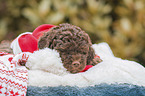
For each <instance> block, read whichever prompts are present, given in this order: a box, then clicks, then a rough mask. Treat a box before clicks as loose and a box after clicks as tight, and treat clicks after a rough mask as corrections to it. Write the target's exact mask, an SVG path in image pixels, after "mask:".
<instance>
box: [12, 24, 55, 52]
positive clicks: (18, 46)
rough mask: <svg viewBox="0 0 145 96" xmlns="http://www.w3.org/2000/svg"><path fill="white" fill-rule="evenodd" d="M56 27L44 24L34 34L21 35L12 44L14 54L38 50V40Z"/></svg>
mask: <svg viewBox="0 0 145 96" xmlns="http://www.w3.org/2000/svg"><path fill="white" fill-rule="evenodd" d="M54 26H55V25H50V24H43V25H40V26H38V27H37V28H36V29H35V30H34V31H33V33H31V32H25V33H22V34H20V35H19V36H18V37H17V38H16V39H15V40H13V42H12V43H11V48H12V49H13V53H14V54H18V53H21V52H31V53H33V52H34V51H36V50H38V39H39V37H41V36H42V35H43V33H44V32H48V31H49V30H50V28H52V27H54Z"/></svg>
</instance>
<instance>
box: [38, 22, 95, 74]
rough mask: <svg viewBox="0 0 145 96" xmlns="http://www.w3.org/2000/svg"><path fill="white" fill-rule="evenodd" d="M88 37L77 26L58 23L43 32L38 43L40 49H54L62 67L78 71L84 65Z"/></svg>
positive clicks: (87, 48) (73, 71)
mask: <svg viewBox="0 0 145 96" xmlns="http://www.w3.org/2000/svg"><path fill="white" fill-rule="evenodd" d="M91 45H92V43H91V40H90V37H89V36H88V34H87V33H85V32H84V31H82V30H81V29H80V28H79V27H77V26H74V25H71V24H60V25H59V26H56V27H53V28H52V29H51V30H50V31H49V32H47V33H46V34H44V35H43V36H42V37H41V38H40V40H39V43H38V46H39V48H40V49H43V48H45V47H48V48H51V49H56V50H57V51H58V52H59V54H60V57H61V59H62V62H63V64H64V67H65V68H66V69H67V70H68V71H69V72H71V73H78V72H80V71H82V70H83V69H84V68H85V67H86V63H87V56H88V52H89V48H90V46H91Z"/></svg>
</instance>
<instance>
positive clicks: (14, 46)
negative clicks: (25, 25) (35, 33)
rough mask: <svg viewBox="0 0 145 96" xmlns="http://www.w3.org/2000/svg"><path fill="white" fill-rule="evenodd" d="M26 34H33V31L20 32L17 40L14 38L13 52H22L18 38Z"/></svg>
mask: <svg viewBox="0 0 145 96" xmlns="http://www.w3.org/2000/svg"><path fill="white" fill-rule="evenodd" d="M25 34H32V33H31V32H25V33H22V34H20V35H19V36H18V37H17V38H16V39H15V40H13V42H12V43H11V46H10V47H11V48H12V49H13V53H14V54H15V55H16V54H19V53H21V52H22V50H21V48H20V46H19V42H18V39H19V38H20V37H21V36H22V35H25Z"/></svg>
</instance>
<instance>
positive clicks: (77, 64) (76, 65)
mask: <svg viewBox="0 0 145 96" xmlns="http://www.w3.org/2000/svg"><path fill="white" fill-rule="evenodd" d="M72 65H73V66H74V67H79V66H80V62H79V61H74V62H72Z"/></svg>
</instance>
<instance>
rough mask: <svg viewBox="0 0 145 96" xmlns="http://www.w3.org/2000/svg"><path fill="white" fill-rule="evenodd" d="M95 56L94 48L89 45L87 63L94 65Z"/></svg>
mask: <svg viewBox="0 0 145 96" xmlns="http://www.w3.org/2000/svg"><path fill="white" fill-rule="evenodd" d="M94 57H95V51H94V49H93V48H92V47H91V46H90V47H89V52H88V57H87V65H94V64H93V62H92V61H93V59H94Z"/></svg>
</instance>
